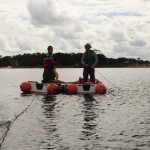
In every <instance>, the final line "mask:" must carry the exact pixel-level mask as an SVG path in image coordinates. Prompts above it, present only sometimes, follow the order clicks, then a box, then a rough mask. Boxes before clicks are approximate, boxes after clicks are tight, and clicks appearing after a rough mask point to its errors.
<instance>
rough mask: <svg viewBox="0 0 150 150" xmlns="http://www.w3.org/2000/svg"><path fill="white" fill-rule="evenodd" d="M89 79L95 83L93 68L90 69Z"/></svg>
mask: <svg viewBox="0 0 150 150" xmlns="http://www.w3.org/2000/svg"><path fill="white" fill-rule="evenodd" d="M90 80H91V82H94V83H95V69H94V68H92V69H90Z"/></svg>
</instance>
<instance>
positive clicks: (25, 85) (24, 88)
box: [20, 82, 31, 93]
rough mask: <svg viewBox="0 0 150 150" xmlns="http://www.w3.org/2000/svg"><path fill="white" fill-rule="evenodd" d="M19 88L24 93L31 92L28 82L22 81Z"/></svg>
mask: <svg viewBox="0 0 150 150" xmlns="http://www.w3.org/2000/svg"><path fill="white" fill-rule="evenodd" d="M20 89H21V91H22V92H24V93H30V92H31V84H30V83H29V82H23V83H21V85H20Z"/></svg>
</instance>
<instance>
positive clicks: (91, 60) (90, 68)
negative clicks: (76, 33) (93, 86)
mask: <svg viewBox="0 0 150 150" xmlns="http://www.w3.org/2000/svg"><path fill="white" fill-rule="evenodd" d="M84 47H85V52H84V53H83V55H82V59H81V63H82V65H83V66H84V70H83V78H84V82H87V80H88V75H90V81H91V82H93V83H95V69H94V67H95V65H97V63H98V58H97V55H96V53H95V52H94V51H93V50H91V48H92V46H91V44H89V43H87V44H85V46H84Z"/></svg>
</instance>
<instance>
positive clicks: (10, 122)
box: [0, 95, 36, 147]
mask: <svg viewBox="0 0 150 150" xmlns="http://www.w3.org/2000/svg"><path fill="white" fill-rule="evenodd" d="M35 97H36V95H35V96H34V98H33V99H32V101H31V102H30V104H29V105H28V106H27V107H26V108H25V109H24V110H23V111H22V112H21V113H19V114H18V115H17V116H15V118H14V119H13V121H8V125H7V130H6V132H5V133H4V134H3V135H2V137H1V138H0V141H1V143H0V147H1V146H2V143H3V142H4V141H5V138H6V136H7V134H8V131H9V130H10V127H11V126H12V125H13V123H14V122H15V121H16V120H17V119H18V117H20V116H21V115H23V114H24V113H25V112H26V111H27V110H28V109H29V107H30V106H31V104H32V103H33V101H34V100H35Z"/></svg>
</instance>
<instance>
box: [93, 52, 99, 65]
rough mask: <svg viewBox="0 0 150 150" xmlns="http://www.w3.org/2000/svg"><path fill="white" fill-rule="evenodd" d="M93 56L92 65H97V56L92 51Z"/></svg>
mask: <svg viewBox="0 0 150 150" xmlns="http://www.w3.org/2000/svg"><path fill="white" fill-rule="evenodd" d="M93 56H94V59H95V61H94V63H93V65H92V66H93V67H94V66H95V65H97V64H98V58H97V55H96V53H95V52H93Z"/></svg>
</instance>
